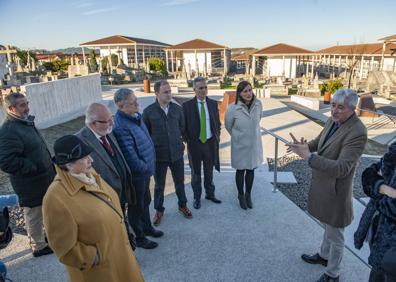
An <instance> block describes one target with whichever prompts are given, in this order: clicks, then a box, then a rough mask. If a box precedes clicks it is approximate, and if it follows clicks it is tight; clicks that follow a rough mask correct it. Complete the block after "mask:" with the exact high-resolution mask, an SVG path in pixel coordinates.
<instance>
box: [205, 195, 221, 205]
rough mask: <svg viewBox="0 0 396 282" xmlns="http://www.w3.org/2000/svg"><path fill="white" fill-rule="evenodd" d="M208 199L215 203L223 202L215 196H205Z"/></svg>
mask: <svg viewBox="0 0 396 282" xmlns="http://www.w3.org/2000/svg"><path fill="white" fill-rule="evenodd" d="M205 199H206V200H209V201H212V202H213V203H216V204H221V201H220V200H219V199H217V198H216V197H215V196H211V197H210V196H205Z"/></svg>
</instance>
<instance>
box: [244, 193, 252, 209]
mask: <svg viewBox="0 0 396 282" xmlns="http://www.w3.org/2000/svg"><path fill="white" fill-rule="evenodd" d="M245 199H246V205H247V207H248V208H249V209H252V208H253V203H252V197H251V196H250V194H248V193H246V194H245Z"/></svg>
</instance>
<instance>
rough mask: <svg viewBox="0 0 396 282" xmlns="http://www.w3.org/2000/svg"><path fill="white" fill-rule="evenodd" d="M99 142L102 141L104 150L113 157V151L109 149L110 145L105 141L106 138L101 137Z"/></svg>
mask: <svg viewBox="0 0 396 282" xmlns="http://www.w3.org/2000/svg"><path fill="white" fill-rule="evenodd" d="M100 140H102V145H103V147H104V148H105V149H106V151H107V153H109V154H110V155H111V156H113V155H114V152H113V149H112V148H111V145H110V143H109V142H108V141H107V139H106V136H101V137H100Z"/></svg>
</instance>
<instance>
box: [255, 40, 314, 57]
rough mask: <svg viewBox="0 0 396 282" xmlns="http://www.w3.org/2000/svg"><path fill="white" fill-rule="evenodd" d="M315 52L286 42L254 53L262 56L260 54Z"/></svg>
mask: <svg viewBox="0 0 396 282" xmlns="http://www.w3.org/2000/svg"><path fill="white" fill-rule="evenodd" d="M312 53H314V52H312V51H309V50H306V49H303V48H300V47H296V46H293V45H289V44H285V43H279V44H275V45H272V46H269V47H265V48H262V49H260V50H258V51H256V52H254V53H253V55H254V56H260V55H264V56H267V55H270V56H271V55H277V56H279V55H308V54H312Z"/></svg>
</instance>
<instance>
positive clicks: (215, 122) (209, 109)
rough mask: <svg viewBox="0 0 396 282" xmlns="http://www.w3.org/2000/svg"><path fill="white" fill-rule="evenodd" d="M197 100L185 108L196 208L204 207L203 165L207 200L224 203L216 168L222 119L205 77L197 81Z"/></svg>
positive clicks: (187, 104)
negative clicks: (215, 179)
mask: <svg viewBox="0 0 396 282" xmlns="http://www.w3.org/2000/svg"><path fill="white" fill-rule="evenodd" d="M193 88H194V91H195V97H194V98H193V99H191V100H189V101H187V102H185V103H184V104H183V111H184V116H185V120H186V130H185V140H186V142H187V150H188V157H189V161H190V167H191V174H192V179H191V186H192V189H193V192H194V208H195V209H199V208H200V207H201V193H202V187H201V163H203V171H204V187H205V193H206V196H205V198H206V199H207V200H210V201H212V202H213V203H216V204H220V203H221V201H220V200H219V199H217V198H216V196H215V186H214V183H213V166H214V167H215V168H216V170H217V171H220V161H219V143H220V126H221V125H220V118H219V111H218V108H217V102H216V101H215V100H212V99H210V98H208V97H207V95H208V86H207V84H206V80H205V79H204V78H203V77H197V78H195V79H194V85H193Z"/></svg>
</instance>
